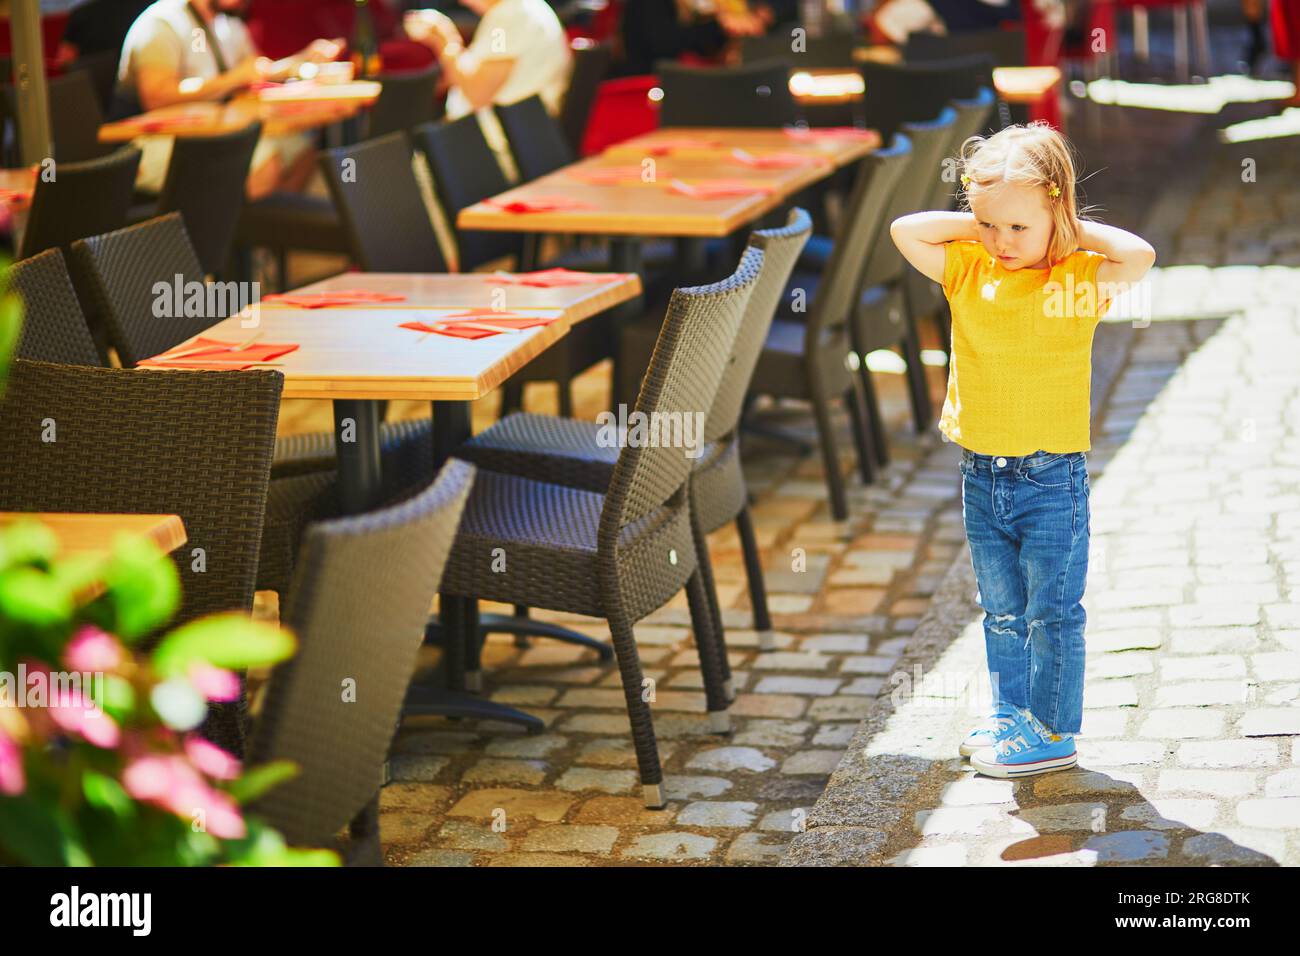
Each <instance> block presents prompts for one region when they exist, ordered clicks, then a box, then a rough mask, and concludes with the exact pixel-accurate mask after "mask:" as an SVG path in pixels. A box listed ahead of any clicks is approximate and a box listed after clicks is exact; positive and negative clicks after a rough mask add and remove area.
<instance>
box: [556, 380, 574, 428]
mask: <svg viewBox="0 0 1300 956" xmlns="http://www.w3.org/2000/svg"><path fill="white" fill-rule="evenodd" d="M555 387H556V388H558V389H559V390H560V417H561V418H572V417H573V379H572V378H571V377H567V376H566V377H564V378H561V379H560V380H559V381H557V382H556V383H555Z"/></svg>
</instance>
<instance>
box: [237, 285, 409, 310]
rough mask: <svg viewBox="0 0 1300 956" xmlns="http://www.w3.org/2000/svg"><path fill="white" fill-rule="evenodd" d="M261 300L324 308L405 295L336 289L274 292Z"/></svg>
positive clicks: (399, 299)
mask: <svg viewBox="0 0 1300 956" xmlns="http://www.w3.org/2000/svg"><path fill="white" fill-rule="evenodd" d="M262 301H263V302H280V303H282V304H284V305H291V306H295V307H297V308H299V309H324V308H326V307H328V306H331V305H364V304H366V303H371V302H405V301H406V296H404V295H396V294H394V293H390V292H370V291H368V290H366V289H337V290H334V291H330V292H276V293H273V294H271V295H264V296H262Z"/></svg>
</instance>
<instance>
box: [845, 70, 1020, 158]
mask: <svg viewBox="0 0 1300 956" xmlns="http://www.w3.org/2000/svg"><path fill="white" fill-rule="evenodd" d="M993 66H994V64H993V58H992V57H990V56H989V55H988V54H977V55H973V56H967V57H958V58H955V59H952V60H948V61H945V62H942V63H875V62H868V63H863V64H862V65H861V69H862V79H863V82H864V84H865V85H866V90H867V95H866V98H865V99H864V100H863V103H862V106H863V111H864V113H865V116H866V125H867V127H868V128H869V129H874V130H878V131H879V133H880V135H881V136H882V137H883V138H884V139H885V141H886V142H888V140H889V137H891V136H893V135H894V134H895V133H897V132H898V131H899V129H900V128H901V127H902V125H903V124H904V123H919V122H925V121H926V120H929V119H932V118H933V117H935V116H938V115H939V111H940V110H942V109H943V108H944V107H945V106H947V105H948V102H949V101H950V100H954V99H970V98H972V97H974V96H975V95H976V94H977V93H978V92H979V88H980V87H981V86H984V87H988V88H989V89H993Z"/></svg>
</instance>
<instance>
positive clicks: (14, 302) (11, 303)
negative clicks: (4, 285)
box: [0, 263, 23, 391]
mask: <svg viewBox="0 0 1300 956" xmlns="http://www.w3.org/2000/svg"><path fill="white" fill-rule="evenodd" d="M4 264H5V265H6V266H7V265H8V263H4ZM22 326H23V303H22V300H21V299H19V298H18V296H16V295H13V294H6V295H5V296H4V298H3V299H0V391H3V386H4V383H5V378H6V377H7V376H8V374H9V362H10V360H11V359H12V358H13V354H14V349H16V348H17V347H18V332H19V331H20V330H21V329H22Z"/></svg>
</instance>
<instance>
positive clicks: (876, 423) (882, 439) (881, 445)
mask: <svg viewBox="0 0 1300 956" xmlns="http://www.w3.org/2000/svg"><path fill="white" fill-rule="evenodd" d="M858 371H859V373H860V376H861V377H860V378H859V379H858V381H859V383H860V385H861V389H862V403H863V405H865V406H866V410H867V427H868V428H870V429H871V444H872V446H873V447H874V449H875V452H876V463H877V464H879V465H880V467H881V468H884V467H885V466H886V465H888V464H889V436H888V434H886V432H885V416H884V415H882V414H881V412H880V398H879V396H878V395H877V394H876V380H875V379H874V378H872V377H871V370H870V369H868V368H867V366H866V363H865V362H864V363H863V365H862V368H861V369H859V370H858Z"/></svg>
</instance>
